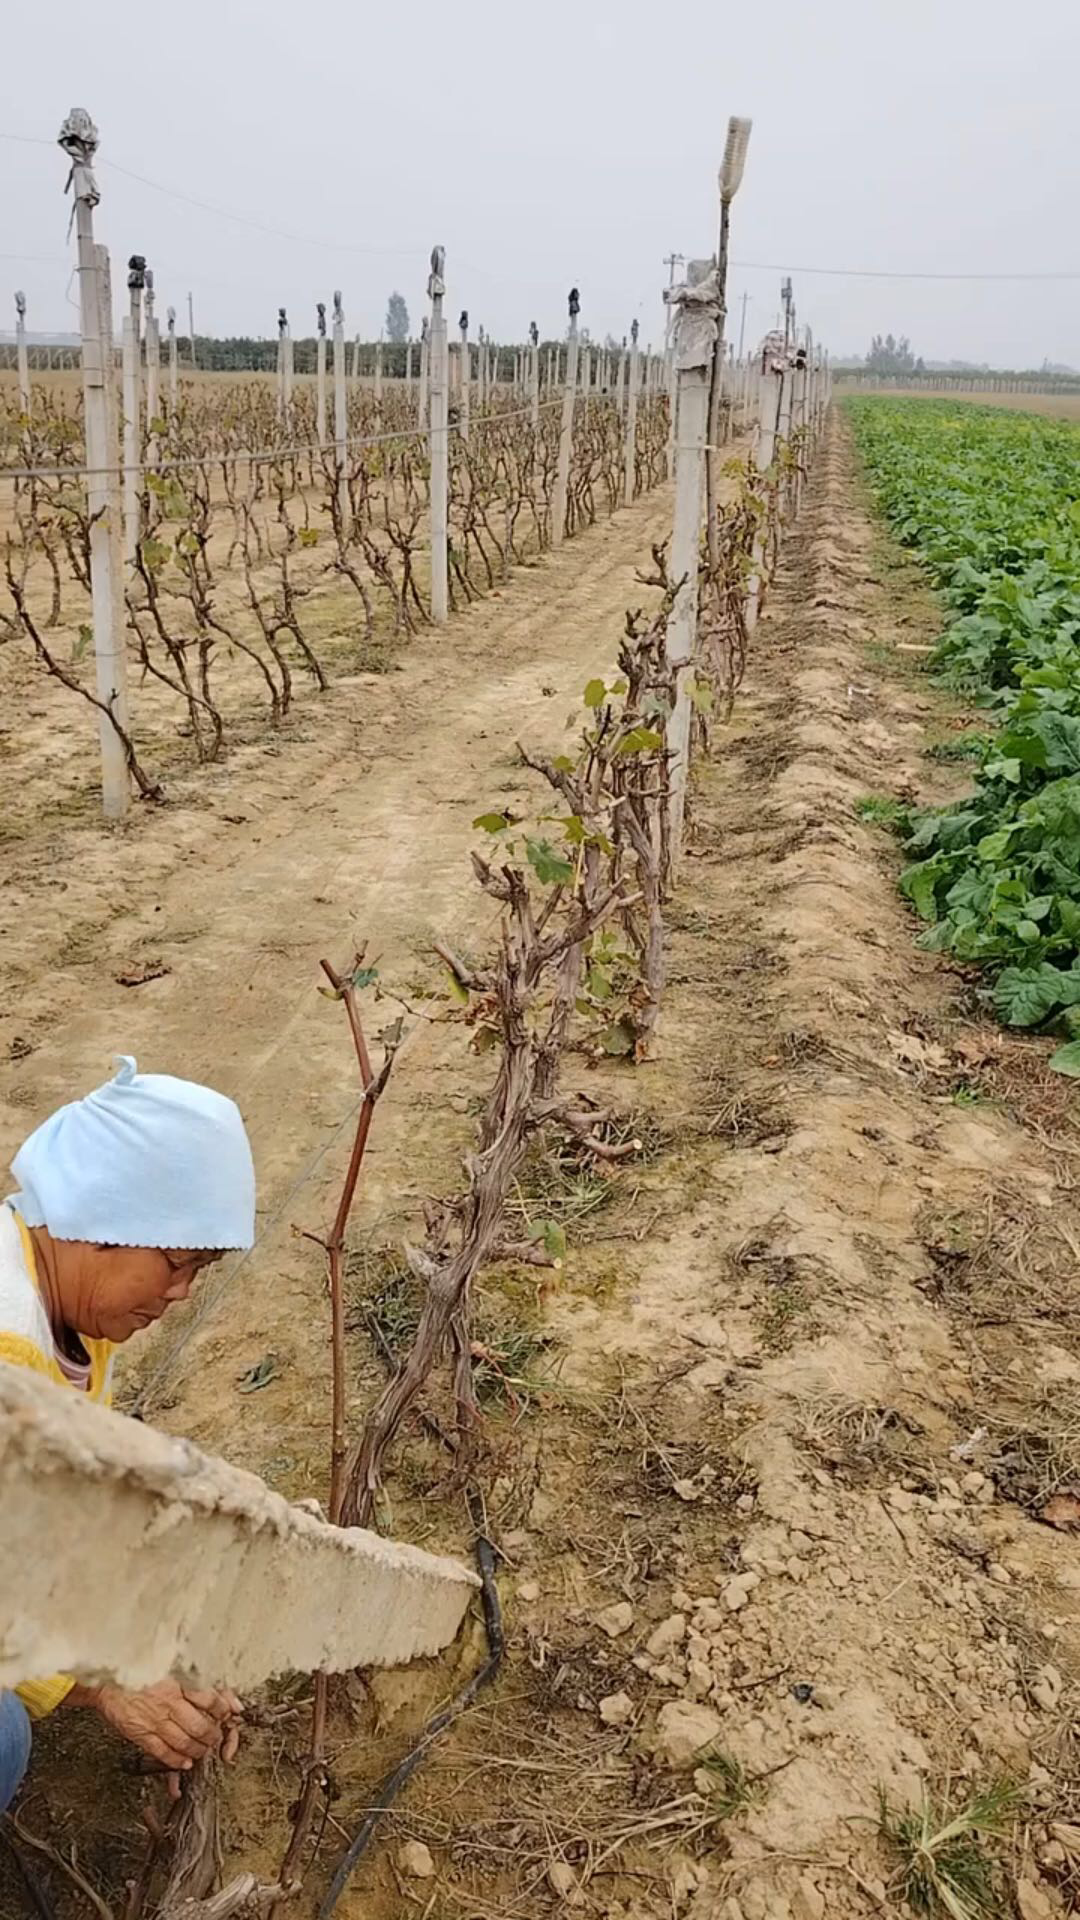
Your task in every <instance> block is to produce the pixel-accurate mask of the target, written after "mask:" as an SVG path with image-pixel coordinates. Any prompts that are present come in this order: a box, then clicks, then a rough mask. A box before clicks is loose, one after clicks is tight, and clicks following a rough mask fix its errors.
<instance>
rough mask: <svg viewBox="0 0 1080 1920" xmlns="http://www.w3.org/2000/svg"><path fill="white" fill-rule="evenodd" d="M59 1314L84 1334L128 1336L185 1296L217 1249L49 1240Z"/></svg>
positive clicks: (116, 1338)
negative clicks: (117, 1245)
mask: <svg viewBox="0 0 1080 1920" xmlns="http://www.w3.org/2000/svg"><path fill="white" fill-rule="evenodd" d="M53 1247H54V1249H55V1254H56V1270H57V1279H58V1282H59V1288H60V1297H61V1304H62V1307H63V1311H64V1318H65V1320H66V1321H67V1324H68V1326H69V1327H71V1328H73V1330H74V1331H75V1332H76V1333H80V1334H82V1335H83V1336H84V1337H85V1338H86V1339H88V1340H111V1341H113V1342H114V1343H117V1344H118V1343H119V1342H120V1341H122V1340H130V1338H131V1336H132V1334H133V1333H138V1332H139V1330H140V1328H142V1327H148V1326H150V1325H151V1324H152V1322H153V1321H155V1320H160V1318H161V1316H162V1314H163V1313H164V1312H165V1309H166V1307H171V1306H172V1305H173V1303H174V1301H177V1300H186V1299H187V1297H188V1294H189V1293H190V1292H191V1289H192V1287H193V1286H194V1284H195V1280H196V1278H197V1277H198V1274H199V1273H200V1271H201V1270H202V1268H203V1267H208V1266H210V1265H211V1264H212V1262H213V1261H215V1260H220V1258H221V1254H220V1252H213V1251H206V1250H204V1249H195V1250H193V1249H191V1248H185V1247H97V1246H94V1245H92V1243H91V1242H90V1241H87V1240H54V1241H53Z"/></svg>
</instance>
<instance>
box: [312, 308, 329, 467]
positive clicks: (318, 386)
mask: <svg viewBox="0 0 1080 1920" xmlns="http://www.w3.org/2000/svg"><path fill="white" fill-rule="evenodd" d="M315 318H316V325H317V335H316V340H315V437H316V439H317V440H318V442H319V445H320V447H325V445H326V302H325V301H324V300H317V301H316V303H315Z"/></svg>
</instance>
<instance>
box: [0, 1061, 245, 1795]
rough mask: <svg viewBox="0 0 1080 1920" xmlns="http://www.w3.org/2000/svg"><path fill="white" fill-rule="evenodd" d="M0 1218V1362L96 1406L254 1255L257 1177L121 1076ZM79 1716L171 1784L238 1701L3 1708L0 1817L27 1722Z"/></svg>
mask: <svg viewBox="0 0 1080 1920" xmlns="http://www.w3.org/2000/svg"><path fill="white" fill-rule="evenodd" d="M12 1172H13V1173H14V1175H15V1178H16V1180H17V1181H18V1182H19V1191H18V1192H17V1193H15V1194H13V1195H12V1196H11V1197H10V1199H8V1200H7V1201H6V1202H4V1203H2V1204H0V1361H6V1362H8V1363H9V1364H10V1365H13V1366H18V1367H33V1368H35V1369H36V1370H37V1372H39V1373H44V1374H47V1375H48V1377H49V1378H50V1379H51V1380H54V1381H56V1382H57V1384H58V1385H61V1386H66V1387H67V1388H69V1389H70V1390H72V1391H74V1392H76V1393H86V1394H89V1396H90V1398H91V1399H93V1400H100V1401H103V1402H105V1403H106V1404H107V1403H108V1401H109V1399H110V1385H111V1376H112V1355H113V1349H114V1347H116V1346H118V1345H119V1344H120V1343H121V1342H122V1341H124V1340H129V1339H130V1338H131V1335H132V1334H133V1333H137V1332H138V1331H139V1330H140V1328H143V1327H148V1326H150V1325H151V1323H152V1322H153V1321H155V1320H159V1319H160V1318H161V1315H162V1314H163V1313H164V1312H165V1310H166V1308H167V1307H170V1306H171V1305H172V1304H173V1302H174V1301H176V1300H186V1299H187V1297H188V1294H189V1293H190V1292H191V1289H192V1286H193V1285H194V1283H195V1280H196V1278H197V1276H198V1274H199V1273H200V1272H201V1270H202V1269H203V1268H204V1267H208V1266H210V1265H211V1263H212V1262H213V1261H215V1260H219V1259H220V1258H221V1255H222V1254H223V1253H226V1252H228V1251H230V1250H232V1249H234V1248H246V1247H250V1246H252V1245H253V1244H254V1239H255V1172H254V1168H253V1166H252V1160H251V1148H250V1146H249V1144H248V1137H247V1134H246V1132H245V1130H244V1123H243V1121H242V1119H241V1118H240V1113H239V1110H238V1108H237V1107H236V1106H234V1104H233V1102H232V1101H231V1100H228V1099H226V1098H225V1096H224V1094H220V1093H215V1092H214V1091H213V1090H212V1089H211V1088H210V1087H202V1086H198V1085H196V1084H195V1082H194V1081H190V1080H175V1079H173V1078H172V1076H171V1075H169V1074H161V1073H137V1072H136V1069H135V1062H134V1060H132V1059H129V1058H127V1057H126V1056H124V1057H122V1058H121V1060H120V1071H119V1073H118V1074H117V1075H116V1078H115V1079H114V1080H110V1081H107V1082H106V1084H105V1085H104V1086H103V1087H98V1089H97V1090H96V1092H94V1093H91V1094H88V1095H87V1096H86V1098H85V1099H84V1100H76V1101H74V1102H73V1103H72V1104H71V1105H70V1106H66V1107H61V1108H60V1109H59V1111H58V1112H56V1113H54V1114H53V1115H52V1117H51V1119H49V1120H46V1121H45V1123H44V1125H43V1126H40V1127H39V1128H38V1129H37V1131H36V1133H32V1134H31V1135H30V1138H29V1139H28V1140H26V1141H24V1143H23V1145H22V1146H21V1147H20V1148H19V1151H18V1153H17V1154H16V1156H15V1158H14V1160H13V1161H12ZM57 1707H65V1708H71V1707H90V1708H93V1709H94V1710H95V1711H96V1712H98V1713H99V1714H100V1715H101V1716H102V1718H103V1719H105V1720H107V1721H108V1722H109V1724H110V1725H111V1726H113V1727H115V1728H116V1729H117V1730H118V1731H119V1732H120V1733H122V1734H124V1735H125V1736H126V1737H127V1738H128V1739H129V1740H132V1741H134V1742H135V1744H136V1746H139V1747H141V1748H142V1749H143V1751H144V1753H147V1754H149V1755H151V1757H152V1758H153V1759H155V1760H157V1761H158V1762H159V1763H160V1764H161V1765H162V1766H163V1767H165V1768H166V1769H167V1770H168V1771H169V1774H170V1787H171V1789H172V1791H174V1792H176V1791H178V1790H179V1789H178V1783H177V1780H176V1775H177V1774H178V1773H180V1772H183V1771H186V1770H187V1769H188V1768H190V1767H191V1766H192V1765H193V1764H194V1762H195V1761H196V1760H200V1759H202V1758H203V1757H204V1756H205V1755H206V1754H208V1753H210V1752H215V1751H220V1752H221V1754H222V1756H223V1757H224V1758H225V1759H226V1760H229V1759H231V1758H232V1756H233V1754H234V1753H235V1751H236V1746H237V1741H238V1737H239V1735H238V1729H237V1725H236V1718H237V1716H238V1715H239V1714H240V1712H241V1711H242V1708H241V1704H240V1702H239V1700H237V1698H236V1696H235V1694H233V1693H229V1692H227V1691H219V1690H216V1689H208V1690H206V1691H198V1690H194V1689H192V1688H190V1687H179V1686H177V1685H176V1684H175V1683H174V1682H173V1681H171V1680H167V1681H163V1682H162V1683H161V1684H160V1685H159V1686H156V1687H148V1688H146V1689H144V1690H143V1691H141V1692H129V1691H128V1690H127V1689H126V1688H124V1687H114V1686H102V1687H84V1686H81V1685H79V1684H78V1683H77V1682H75V1681H73V1680H71V1679H69V1678H68V1677H66V1676H65V1675H63V1674H55V1675H53V1676H52V1678H51V1679H45V1680H31V1681H27V1682H26V1684H25V1685H23V1686H20V1687H18V1688H17V1689H16V1692H15V1693H4V1694H0V1808H3V1807H6V1806H7V1805H8V1804H9V1802H10V1800H11V1798H12V1796H13V1795H14V1793H15V1791H16V1789H17V1787H18V1785H19V1782H20V1781H21V1779H22V1776H23V1774H24V1773H25V1771H26V1767H27V1763H28V1761H29V1757H30V1745H31V1722H32V1721H33V1720H36V1719H40V1718H41V1717H42V1716H43V1715H44V1714H47V1713H52V1712H53V1711H54V1709H56V1708H57Z"/></svg>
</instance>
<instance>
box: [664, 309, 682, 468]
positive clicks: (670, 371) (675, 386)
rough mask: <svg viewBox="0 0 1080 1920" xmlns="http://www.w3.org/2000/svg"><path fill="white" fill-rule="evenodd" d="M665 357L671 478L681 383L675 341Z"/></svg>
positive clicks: (665, 353)
mask: <svg viewBox="0 0 1080 1920" xmlns="http://www.w3.org/2000/svg"><path fill="white" fill-rule="evenodd" d="M664 359H665V361H666V363H667V396H668V436H667V477H668V479H669V480H670V479H671V477H672V475H673V473H674V472H675V419H676V414H677V412H678V406H679V383H678V379H677V377H676V373H675V346H674V341H672V342H671V343H670V344H669V345H668V346H667V347H666V348H665V350H664Z"/></svg>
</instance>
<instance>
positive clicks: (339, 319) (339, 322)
mask: <svg viewBox="0 0 1080 1920" xmlns="http://www.w3.org/2000/svg"><path fill="white" fill-rule="evenodd" d="M347 440H348V407H347V395H346V388H345V315H344V314H343V312H342V310H341V295H340V293H337V292H335V294H334V460H335V464H336V466H337V489H338V511H339V513H340V515H341V536H342V539H347V538H348V533H349V481H348V475H347V472H346V466H345V459H346V454H347V452H348V446H347Z"/></svg>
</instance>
